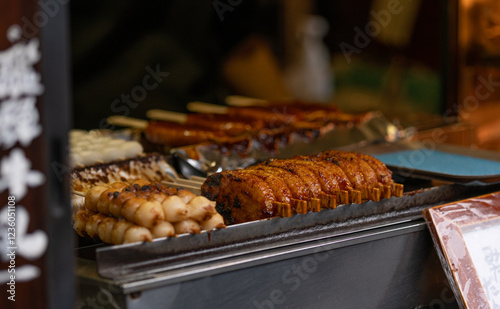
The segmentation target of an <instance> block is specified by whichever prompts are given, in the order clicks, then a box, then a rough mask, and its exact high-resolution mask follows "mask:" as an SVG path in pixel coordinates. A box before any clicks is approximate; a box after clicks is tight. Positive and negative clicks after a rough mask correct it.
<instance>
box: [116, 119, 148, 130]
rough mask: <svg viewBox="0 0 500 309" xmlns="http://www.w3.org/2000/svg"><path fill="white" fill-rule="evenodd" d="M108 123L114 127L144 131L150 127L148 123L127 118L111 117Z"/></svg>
mask: <svg viewBox="0 0 500 309" xmlns="http://www.w3.org/2000/svg"><path fill="white" fill-rule="evenodd" d="M107 120H108V123H109V124H110V125H114V126H121V127H128V128H133V129H139V130H144V129H146V128H147V126H148V121H147V120H143V119H137V118H132V117H126V116H109V117H108V119H107Z"/></svg>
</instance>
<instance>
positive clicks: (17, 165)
mask: <svg viewBox="0 0 500 309" xmlns="http://www.w3.org/2000/svg"><path fill="white" fill-rule="evenodd" d="M44 181H45V176H44V175H43V174H42V173H41V172H39V171H34V170H31V161H30V160H28V158H26V156H25V154H24V151H22V150H21V149H20V148H15V149H14V150H12V151H11V153H10V155H9V156H6V157H3V158H2V161H0V192H2V191H3V190H5V189H6V188H8V189H9V192H10V194H11V195H13V196H15V197H16V198H17V199H18V200H21V199H22V198H23V197H24V196H25V195H26V192H27V191H28V187H37V186H39V185H41V184H43V183H44Z"/></svg>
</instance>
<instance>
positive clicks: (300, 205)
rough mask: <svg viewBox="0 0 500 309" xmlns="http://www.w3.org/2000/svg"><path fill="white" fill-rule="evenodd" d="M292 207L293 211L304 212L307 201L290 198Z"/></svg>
mask: <svg viewBox="0 0 500 309" xmlns="http://www.w3.org/2000/svg"><path fill="white" fill-rule="evenodd" d="M292 204H293V208H294V209H295V213H298V214H304V215H305V214H306V213H307V202H306V201H302V200H296V199H292Z"/></svg>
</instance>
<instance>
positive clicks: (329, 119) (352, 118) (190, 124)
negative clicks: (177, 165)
mask: <svg viewBox="0 0 500 309" xmlns="http://www.w3.org/2000/svg"><path fill="white" fill-rule="evenodd" d="M292 103H293V104H292ZM186 116H187V117H186V119H185V121H184V122H183V123H176V122H169V121H151V122H149V123H148V126H147V127H146V129H145V131H144V134H145V136H146V138H147V140H149V141H150V142H152V143H155V144H162V145H168V146H170V147H181V146H186V145H193V144H198V143H203V142H211V143H216V144H220V143H225V144H228V143H240V142H241V141H242V140H243V139H247V140H249V141H251V140H253V139H256V140H261V139H263V138H264V136H265V138H266V139H270V138H272V139H283V135H290V134H291V133H296V134H298V135H300V136H303V137H305V138H309V139H314V138H317V137H318V136H319V135H321V134H324V133H325V132H327V131H329V130H332V129H333V128H334V127H336V126H346V125H354V124H358V123H360V122H363V121H364V120H366V119H367V118H368V117H369V114H361V115H352V114H345V113H342V112H340V111H339V110H338V109H337V108H336V107H334V106H329V105H319V104H307V103H302V102H288V103H274V104H270V105H268V106H247V107H227V108H226V113H225V114H214V113H191V114H188V115H186ZM267 143H268V144H274V143H275V142H269V141H267ZM269 150H270V151H275V150H276V149H274V148H273V147H271V148H270V149H269Z"/></svg>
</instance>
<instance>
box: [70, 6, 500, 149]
mask: <svg viewBox="0 0 500 309" xmlns="http://www.w3.org/2000/svg"><path fill="white" fill-rule="evenodd" d="M71 27H72V29H71V44H72V45H71V49H72V50H71V53H72V74H73V102H74V106H73V113H74V117H73V118H74V127H75V128H81V129H96V128H106V126H107V124H106V122H105V119H106V117H108V116H111V115H124V116H131V117H136V118H143V119H146V117H145V112H146V111H147V110H149V109H152V108H160V109H165V110H170V111H177V112H187V110H186V104H187V103H188V102H191V101H202V102H208V103H213V104H225V103H224V102H225V98H226V97H227V96H228V95H243V96H248V97H254V98H262V99H271V100H283V99H287V98H299V99H303V100H306V101H314V102H321V103H325V104H328V103H332V104H335V105H337V106H339V107H340V108H341V109H342V110H343V111H345V112H365V111H372V110H380V111H382V112H383V113H384V114H385V115H386V116H387V117H388V118H389V119H390V120H391V121H393V122H394V123H395V124H396V125H398V126H400V127H401V128H403V129H405V130H407V131H408V132H410V133H411V136H412V138H414V139H417V140H424V141H425V140H426V139H429V138H430V139H433V133H435V132H436V131H435V130H434V129H435V128H440V129H442V130H444V132H446V139H445V140H444V142H446V143H451V144H457V145H464V146H470V147H478V148H484V149H494V150H500V117H499V115H500V106H499V100H500V90H498V91H496V90H497V88H499V87H498V86H499V85H500V76H499V75H500V71H499V70H498V66H499V65H500V57H499V56H500V44H499V43H500V42H499V40H500V3H498V1H496V0H439V1H435V0H352V1H340V0H311V1H306V0H170V1H155V2H139V1H135V0H126V1H105V2H100V1H72V2H71ZM148 76H149V77H148ZM499 89H500V88H499Z"/></svg>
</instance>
